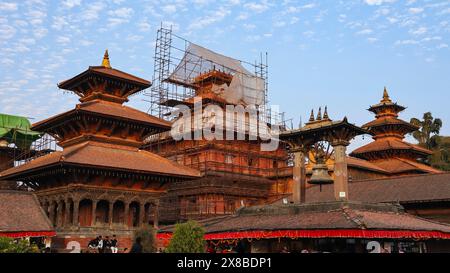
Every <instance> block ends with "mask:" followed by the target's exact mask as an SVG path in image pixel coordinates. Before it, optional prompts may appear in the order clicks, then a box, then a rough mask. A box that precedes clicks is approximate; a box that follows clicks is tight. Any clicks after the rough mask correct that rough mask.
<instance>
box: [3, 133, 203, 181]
mask: <svg viewBox="0 0 450 273" xmlns="http://www.w3.org/2000/svg"><path fill="white" fill-rule="evenodd" d="M60 165H77V166H89V167H93V168H98V169H117V170H122V171H128V172H134V173H142V174H145V173H147V174H155V175H164V176H174V177H192V178H195V177H199V176H200V173H199V172H198V171H197V170H194V169H191V168H188V167H185V166H181V165H179V164H177V163H175V162H173V161H171V160H168V159H166V158H163V157H161V156H158V155H156V154H153V153H151V152H148V151H144V150H139V149H137V148H128V147H124V146H119V145H113V144H106V143H99V142H90V141H89V142H85V143H82V144H78V145H74V146H70V147H67V148H65V149H64V150H63V151H57V152H54V153H51V154H48V155H45V156H41V157H38V158H36V159H34V160H32V161H30V162H28V163H26V164H24V165H20V166H18V167H14V168H11V169H8V170H6V171H4V172H2V173H0V177H2V178H4V179H10V178H11V179H14V178H15V177H22V176H23V175H25V173H28V172H32V171H34V170H38V169H42V168H46V167H52V166H60Z"/></svg>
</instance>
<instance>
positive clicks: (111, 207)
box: [108, 201, 114, 228]
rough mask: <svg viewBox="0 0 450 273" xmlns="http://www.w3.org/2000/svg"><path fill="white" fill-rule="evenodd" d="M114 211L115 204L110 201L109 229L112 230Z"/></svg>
mask: <svg viewBox="0 0 450 273" xmlns="http://www.w3.org/2000/svg"><path fill="white" fill-rule="evenodd" d="M113 209H114V203H113V202H111V201H109V207H108V223H109V228H112V224H113Z"/></svg>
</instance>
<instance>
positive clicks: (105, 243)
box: [103, 236, 111, 253]
mask: <svg viewBox="0 0 450 273" xmlns="http://www.w3.org/2000/svg"><path fill="white" fill-rule="evenodd" d="M103 253H111V241H110V240H109V237H108V236H106V237H105V240H103Z"/></svg>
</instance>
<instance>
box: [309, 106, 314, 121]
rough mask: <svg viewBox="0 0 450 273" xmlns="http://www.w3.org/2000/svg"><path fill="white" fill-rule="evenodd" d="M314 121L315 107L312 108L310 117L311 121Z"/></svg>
mask: <svg viewBox="0 0 450 273" xmlns="http://www.w3.org/2000/svg"><path fill="white" fill-rule="evenodd" d="M313 121H314V109H312V110H311V116H310V117H309V122H313Z"/></svg>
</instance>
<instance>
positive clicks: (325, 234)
mask: <svg viewBox="0 0 450 273" xmlns="http://www.w3.org/2000/svg"><path fill="white" fill-rule="evenodd" d="M171 237H172V233H159V234H158V235H157V238H158V239H163V240H170V238H171ZM246 238H248V239H272V238H292V239H294V238H295V239H297V238H390V239H450V233H445V232H440V231H412V230H361V229H329V230H326V229H324V230H271V231H236V232H221V233H209V234H205V240H223V239H246Z"/></svg>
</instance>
